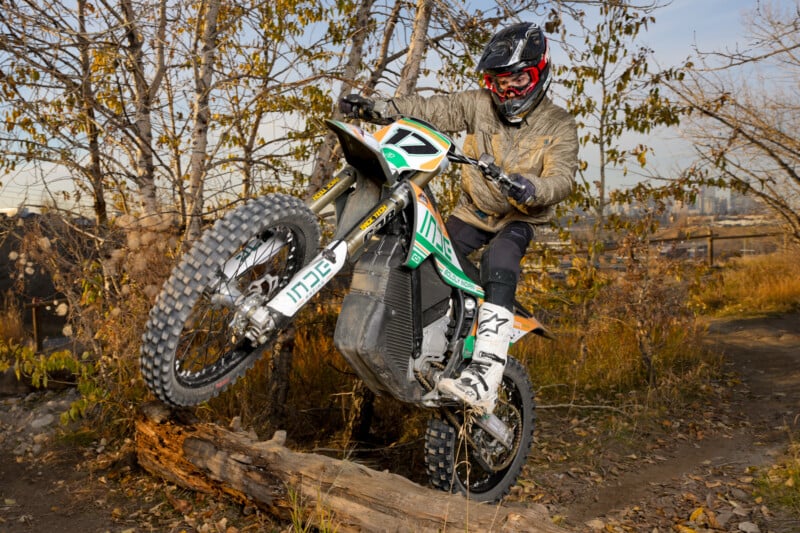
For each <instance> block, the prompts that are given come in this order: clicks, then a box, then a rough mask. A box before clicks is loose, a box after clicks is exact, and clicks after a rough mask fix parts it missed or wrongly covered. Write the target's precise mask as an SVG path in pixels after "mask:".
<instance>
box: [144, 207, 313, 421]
mask: <svg viewBox="0 0 800 533" xmlns="http://www.w3.org/2000/svg"><path fill="white" fill-rule="evenodd" d="M319 238H320V237H319V225H318V223H317V220H316V217H315V216H314V214H313V213H312V212H311V211H310V210H309V209H308V208H307V207H306V206H305V204H303V202H302V201H300V200H299V199H297V198H294V197H292V196H288V195H283V194H272V195H268V196H264V197H261V198H258V199H256V200H253V201H251V202H248V203H247V204H245V205H243V206H241V207H239V208H238V209H235V210H234V211H231V212H230V213H228V214H227V215H226V216H225V217H223V218H222V219H220V220H219V221H217V223H216V224H214V226H213V227H212V228H210V229H209V230H207V231H206V232H205V233H204V234H203V235H202V237H201V238H200V239H199V240H198V241H197V242H196V243H195V244H194V245H193V246H192V248H191V250H189V252H187V253H186V255H184V257H183V258H182V259H181V261H180V262H179V263H178V265H177V266H176V267H175V269H174V270H173V272H172V275H171V276H170V278H169V279H168V280H167V281H166V283H165V284H164V287H163V289H162V290H161V294H159V296H158V299H157V301H156V304H155V306H154V307H153V309H152V310H151V311H150V317H149V320H148V322H147V325H146V329H145V333H144V335H143V336H142V348H141V356H140V360H139V361H140V367H141V371H142V376H143V377H144V381H145V383H146V384H147V386H148V388H150V390H151V391H152V392H153V393H154V394H156V396H158V397H159V398H160V399H161V400H162V401H164V402H166V403H169V404H173V405H196V404H198V403H201V402H203V401H206V400H209V399H210V398H213V397H214V396H216V395H217V394H219V393H220V392H222V391H223V390H225V389H226V388H227V387H228V386H230V385H231V384H232V383H234V382H235V381H236V380H237V379H238V378H239V377H241V376H242V375H243V374H244V373H245V372H246V371H247V370H248V369H249V368H250V367H251V366H252V365H253V364H254V363H255V362H256V361H257V360H258V358H259V357H260V356H261V355H262V354H263V352H264V351H265V350H266V349H267V348H269V347H270V346H271V345H272V343H273V342H274V339H275V335H276V334H277V332H273V333H272V336H271V337H269V338H268V339H267V342H265V343H263V344H255V343H253V342H252V341H250V340H249V339H248V338H247V337H246V336H244V335H243V334H242V326H241V321H240V320H239V321H238V322H237V316H238V315H237V313H236V305H237V304H238V303H241V302H242V301H245V300H249V301H254V300H257V301H262V302H266V301H267V300H269V299H270V298H271V297H272V296H273V295H274V294H275V293H276V292H277V291H279V290H280V289H281V288H283V287H284V286H285V285H286V284H287V283H288V281H289V280H290V279H291V278H292V276H293V275H294V274H295V273H296V272H297V271H299V270H300V269H301V268H302V267H303V266H304V265H305V264H307V263H308V262H309V261H311V259H312V258H313V256H314V254H315V253H316V250H317V247H318V245H319ZM225 270H227V274H226V275H225V276H223V271H225Z"/></svg>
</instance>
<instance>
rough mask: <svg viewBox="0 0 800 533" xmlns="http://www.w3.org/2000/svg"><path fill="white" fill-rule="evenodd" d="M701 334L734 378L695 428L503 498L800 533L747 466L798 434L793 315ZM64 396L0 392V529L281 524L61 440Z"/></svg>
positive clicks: (675, 525)
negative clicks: (763, 495)
mask: <svg viewBox="0 0 800 533" xmlns="http://www.w3.org/2000/svg"><path fill="white" fill-rule="evenodd" d="M708 342H709V343H711V344H712V345H713V346H715V347H717V348H719V350H721V351H723V352H724V353H725V357H726V361H727V363H726V364H727V365H728V366H729V371H730V373H731V374H730V376H731V377H730V379H731V380H732V382H734V385H733V386H726V387H725V388H726V390H728V396H727V398H726V400H725V401H724V402H722V403H721V404H720V405H716V406H713V408H712V409H709V411H711V413H710V414H709V415H708V417H707V418H706V419H704V421H705V422H706V423H704V424H702V425H703V427H694V426H693V427H687V424H683V425H681V424H679V423H678V421H675V423H674V424H673V425H671V427H670V432H667V433H664V434H663V435H660V436H659V435H648V436H647V439H646V440H644V441H642V442H641V446H638V447H636V449H634V450H633V451H631V450H630V449H626V450H625V451H624V452H617V451H616V450H613V449H611V447H609V448H607V449H601V450H597V452H596V453H597V457H595V458H594V459H593V463H592V464H574V463H573V464H567V463H562V462H560V461H559V460H558V459H554V460H553V461H551V464H549V465H548V468H546V469H545V468H540V467H541V466H542V463H540V464H539V465H538V466H537V465H531V467H530V469H529V470H528V472H527V474H528V476H527V478H526V479H523V480H522V481H521V486H520V487H518V488H517V489H518V490H516V495H514V494H512V498H515V497H516V498H517V499H522V500H525V499H526V498H532V499H536V501H540V502H542V503H546V504H547V505H548V506H549V508H550V509H551V511H552V513H553V514H554V515H558V516H560V517H561V520H562V523H563V524H564V525H565V526H566V527H568V528H569V529H572V530H576V531H587V532H588V531H610V532H614V531H620V532H626V531H635V532H639V531H642V532H646V533H656V532H658V533H665V532H668V531H669V532H673V531H678V532H679V533H690V532H692V531H695V532H698V533H699V532H702V531H713V532H741V531H744V532H750V533H766V532H775V533H798V532H800V520H798V519H797V517H794V518H792V517H787V516H784V515H782V514H781V513H780V512H778V511H777V510H775V509H772V508H769V507H767V505H766V504H765V502H763V501H759V500H758V499H757V498H756V496H754V485H753V481H754V475H755V474H754V470H753V468H752V467H758V466H765V465H769V464H771V463H772V462H773V461H774V459H775V457H776V455H777V454H779V453H781V452H782V451H784V450H785V449H786V446H787V444H788V442H789V434H790V432H792V431H794V432H795V434H797V432H798V431H800V314H795V315H790V316H783V317H769V318H753V319H739V320H715V321H713V322H711V324H710V327H709V337H708ZM733 376H738V378H739V379H740V380H741V382H738V381H736V380H735V379H734V377H733ZM66 394H67V396H65V393H63V392H62V393H59V394H53V393H35V394H31V395H28V396H19V395H17V396H13V397H6V398H5V399H3V398H0V449H1V450H2V453H0V533H6V532H8V533H16V532H32V531H47V530H52V531H66V532H71V531H76V532H77V531H80V532H94V531H98V532H100V531H115V532H125V533H128V532H130V533H133V532H138V531H180V530H182V529H184V530H187V531H245V530H257V531H279V530H281V529H282V528H283V527H285V525H284V526H281V525H279V524H273V523H271V522H270V521H269V519H268V518H264V517H257V516H255V515H254V514H252V513H242V509H241V508H238V507H235V506H232V505H230V504H229V503H224V502H217V501H212V500H211V499H210V498H209V499H206V497H204V496H198V495H193V494H186V493H182V492H181V491H179V490H174V489H172V488H170V487H169V486H168V485H166V484H164V483H161V482H160V481H158V480H154V479H152V478H149V477H148V476H146V475H145V474H143V473H141V472H139V471H138V470H137V467H136V465H135V463H134V461H133V457H132V455H131V454H130V453H129V450H130V446H128V447H127V449H125V448H124V449H123V450H121V451H120V450H116V451H112V450H106V449H105V447H106V444H105V443H104V442H102V441H99V442H98V441H93V442H89V443H83V444H82V445H81V446H78V445H76V444H75V443H64V442H59V440H58V438H57V437H56V435H57V434H58V424H57V418H58V416H57V414H58V412H59V411H60V410H63V404H64V402H68V401H69V400H70V397H69V396H68V395H69V394H71V393H66ZM547 418H548V415H547V414H546V413H542V416H541V417H540V420H541V421H542V424H543V425H542V429H541V435H540V436H539V437H538V438H539V439H540V441H541V442H540V443H539V444H540V446H541V447H542V448H543V450H544V451H546V446H547V444H548V443H547V442H546V440H547V439H550V438H551V437H552V436H553V433H554V431H553V429H554V428H555V427H557V426H564V425H567V426H568V425H569V419H566V420H565V419H564V418H563V417H559V416H555V415H554V416H549V418H550V422H549V423H550V428H549V429H548V427H547V424H548V422H547ZM580 422H581V421H577V422H576V423H577V424H580ZM688 425H690V424H688ZM568 429H570V430H582V428H581V427H580V425H578V426H575V427H572V428H568ZM565 431H566V430H565ZM553 449H555V448H553ZM562 451H563V450H560V451H559V450H556V453H561V452H562ZM534 462H535V461H534ZM542 489H545V490H544V493H547V495H546V496H544V497H543V496H542ZM537 492H539V493H540V494H539V495H538V496H537V495H536V494H537ZM231 528H233V529H231Z"/></svg>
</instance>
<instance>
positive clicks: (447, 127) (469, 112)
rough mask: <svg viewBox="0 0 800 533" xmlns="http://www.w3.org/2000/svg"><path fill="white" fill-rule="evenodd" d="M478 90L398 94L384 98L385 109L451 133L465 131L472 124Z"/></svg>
mask: <svg viewBox="0 0 800 533" xmlns="http://www.w3.org/2000/svg"><path fill="white" fill-rule="evenodd" d="M479 93H480V91H479V90H475V91H465V92H459V93H453V94H448V95H434V96H428V97H423V96H400V97H396V98H389V99H387V100H385V102H386V105H387V110H388V112H389V113H390V114H391V113H393V112H397V113H400V114H403V115H409V116H412V117H416V118H420V119H422V120H425V121H426V122H430V123H431V124H433V125H434V126H436V127H437V128H438V129H440V130H441V131H443V132H447V133H452V132H457V131H467V132H468V133H471V132H470V131H469V130H470V129H471V124H474V120H473V116H474V114H475V108H476V105H475V99H476V98H478V97H479Z"/></svg>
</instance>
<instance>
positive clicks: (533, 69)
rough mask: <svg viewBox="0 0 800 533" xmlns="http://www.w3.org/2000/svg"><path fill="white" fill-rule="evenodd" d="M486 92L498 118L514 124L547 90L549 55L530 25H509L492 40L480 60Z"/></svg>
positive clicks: (543, 40) (542, 38)
mask: <svg viewBox="0 0 800 533" xmlns="http://www.w3.org/2000/svg"><path fill="white" fill-rule="evenodd" d="M478 72H483V73H484V76H483V80H484V82H485V83H486V88H487V89H489V90H490V91H491V92H492V99H493V100H494V104H495V107H496V108H497V112H498V113H499V114H500V116H501V117H502V118H503V119H505V120H506V121H508V122H510V123H512V124H515V123H518V122H520V121H521V120H522V118H523V117H524V116H525V115H526V114H527V113H528V112H529V111H530V110H532V109H534V108H535V107H536V106H537V105H539V102H541V101H542V98H543V97H544V94H545V92H547V88H548V87H549V86H550V54H549V49H548V44H547V39H546V38H545V36H544V32H543V31H542V29H541V28H540V27H539V26H537V25H536V24H533V23H531V22H521V23H519V24H513V25H511V26H509V27H507V28H505V29H503V30H500V31H499V32H497V33H496V34H495V36H494V37H492V40H491V41H489V44H487V45H486V49H485V50H484V51H483V55H482V56H481V60H480V61H479V62H478Z"/></svg>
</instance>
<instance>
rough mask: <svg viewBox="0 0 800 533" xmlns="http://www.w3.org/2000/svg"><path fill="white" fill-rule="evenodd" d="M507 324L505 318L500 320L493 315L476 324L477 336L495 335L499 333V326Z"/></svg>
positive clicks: (496, 315)
mask: <svg viewBox="0 0 800 533" xmlns="http://www.w3.org/2000/svg"><path fill="white" fill-rule="evenodd" d="M506 322H508V319H507V318H500V316H499V315H498V314H497V313H495V314H493V315H492V316H490V317H489V318H487V319H486V320H482V321H481V322H479V323H478V334H481V333H494V334H495V335H497V333H498V332H499V331H500V326H502V325H503V324H505V323H506Z"/></svg>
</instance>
